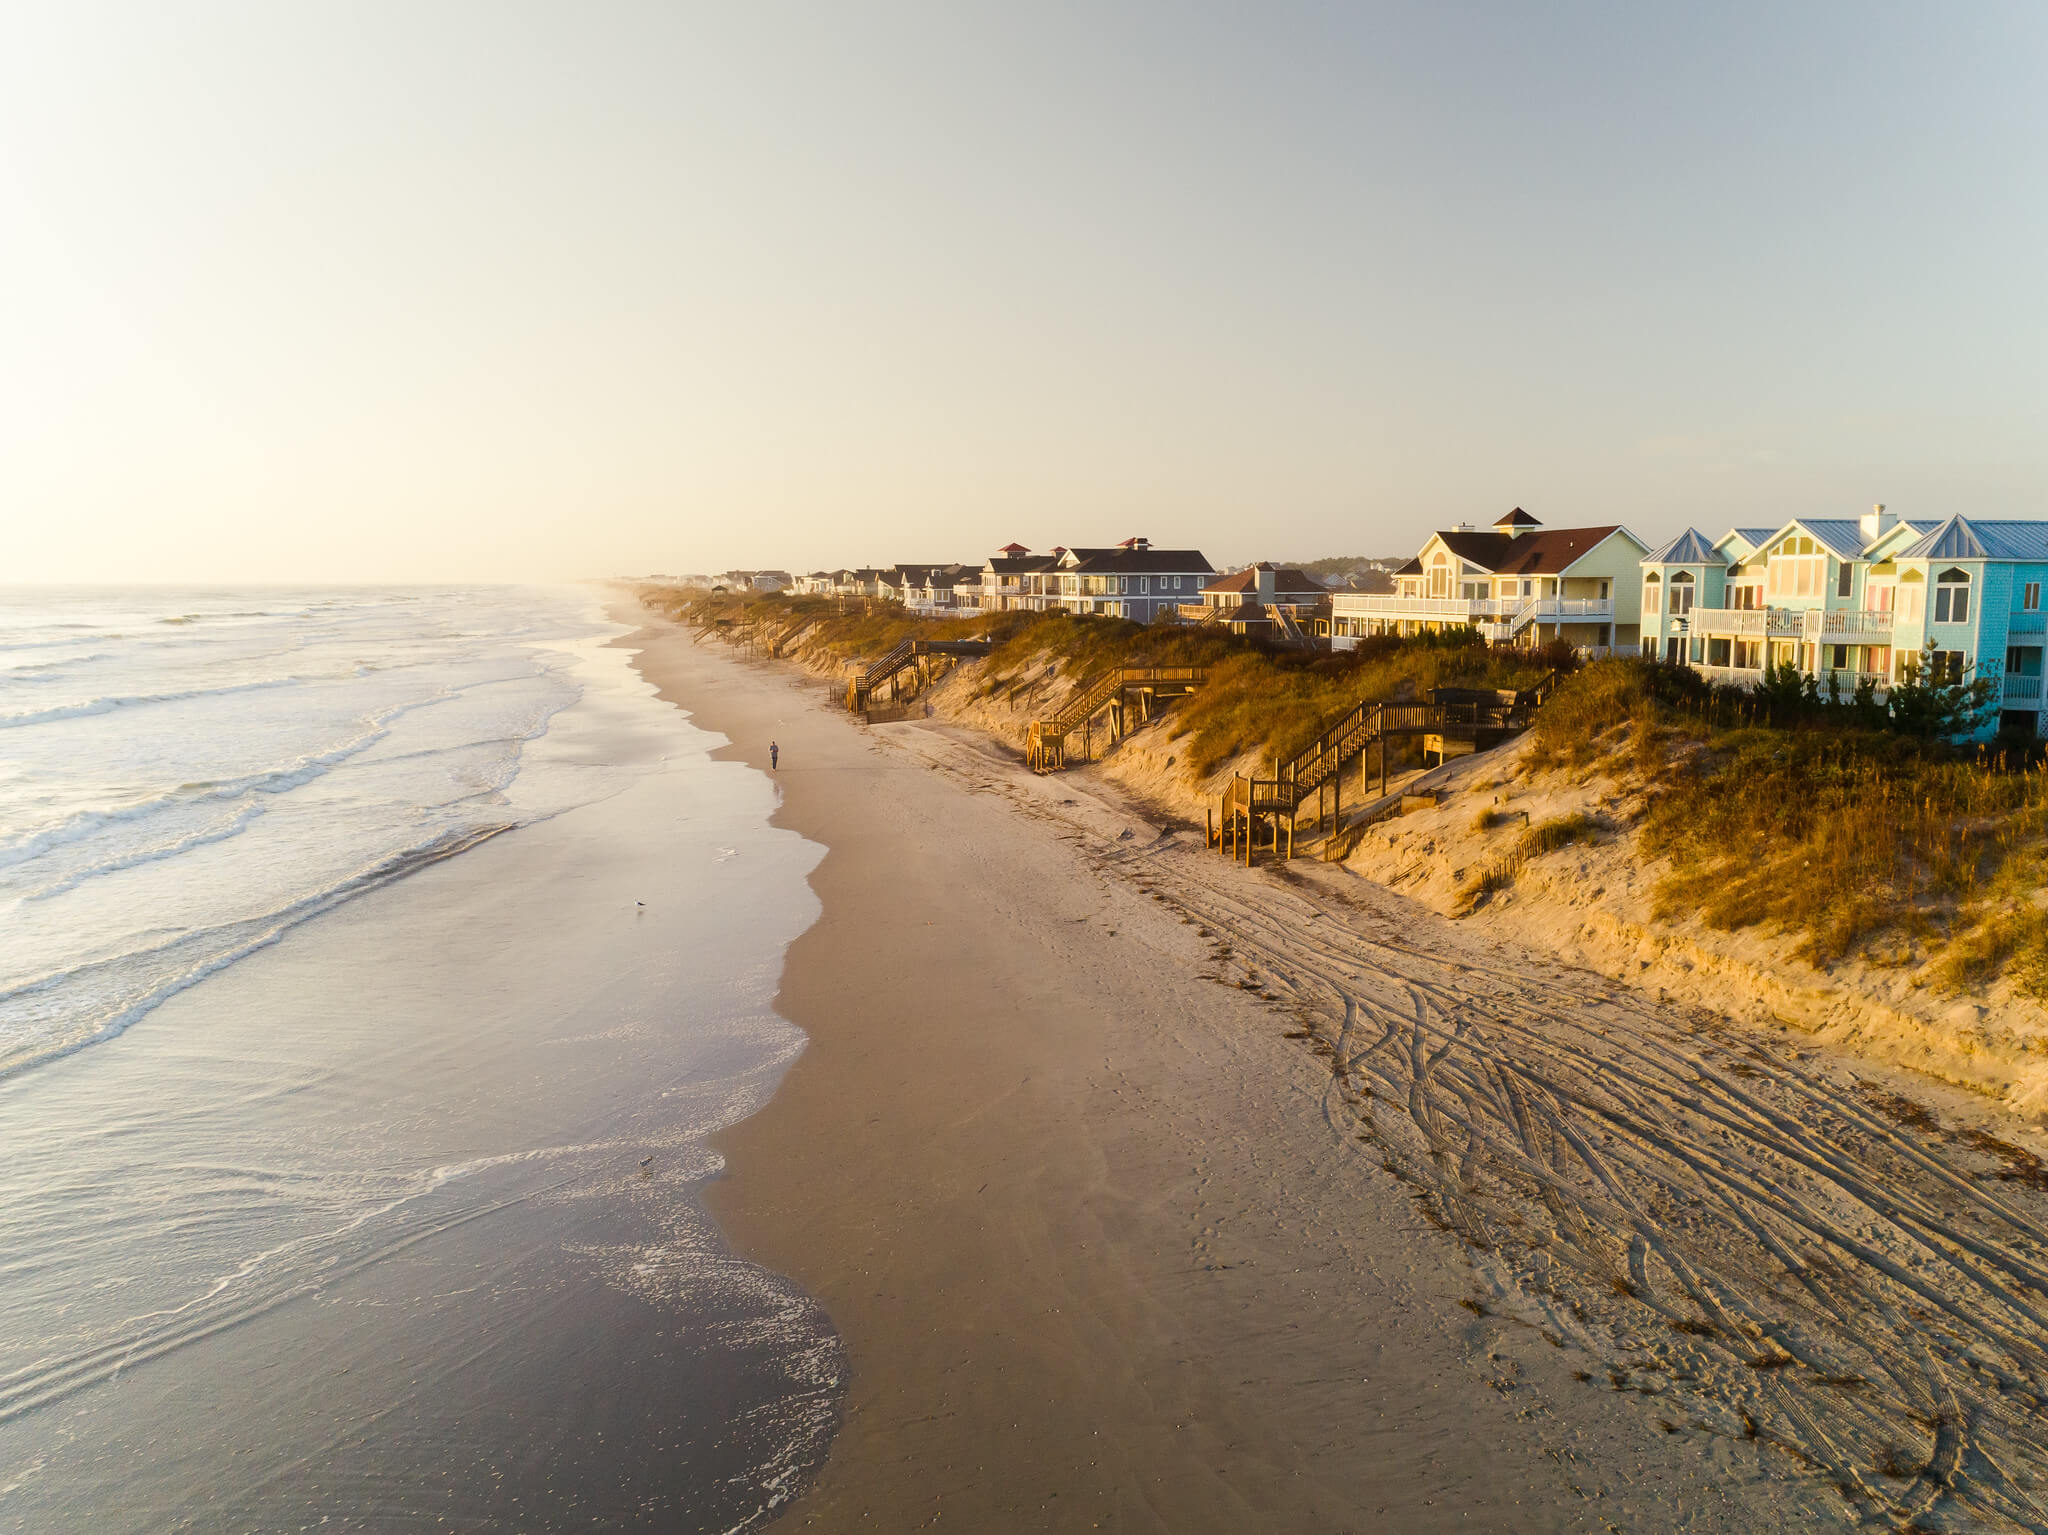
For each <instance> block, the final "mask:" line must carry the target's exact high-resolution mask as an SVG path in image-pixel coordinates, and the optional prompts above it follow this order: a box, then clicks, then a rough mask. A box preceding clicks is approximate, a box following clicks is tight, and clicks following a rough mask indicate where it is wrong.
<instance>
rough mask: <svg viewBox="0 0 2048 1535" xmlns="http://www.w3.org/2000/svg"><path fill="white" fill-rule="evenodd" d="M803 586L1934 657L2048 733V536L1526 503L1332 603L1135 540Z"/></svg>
mask: <svg viewBox="0 0 2048 1535" xmlns="http://www.w3.org/2000/svg"><path fill="white" fill-rule="evenodd" d="M790 584H791V585H792V586H793V588H794V589H795V590H797V591H802V592H813V593H822V594H837V595H841V596H858V597H868V598H881V599H886V600H894V601H898V602H901V603H903V604H904V606H906V607H908V608H910V609H911V610H912V611H914V612H921V613H928V614H934V615H940V614H967V613H981V612H1013V611H1022V612H1044V611H1050V610H1054V609H1063V610H1065V611H1067V612H1070V613H1075V614H1095V615H1105V616H1111V617H1117V618H1126V619H1132V620H1135V621H1137V622H1140V623H1154V622H1183V623H1211V624H1218V625H1221V626H1224V627H1228V628H1230V629H1232V630H1234V631H1235V632H1238V633H1244V634H1254V635H1260V636H1263V637H1267V638H1271V639H1277V640H1282V641H1286V642H1291V643H1299V644H1314V643H1321V644H1327V645H1329V646H1331V647H1333V648H1336V649H1340V650H1341V649H1347V648H1349V647H1351V646H1353V645H1356V644H1357V643H1358V642H1359V640H1360V639H1362V638H1364V637H1366V636H1369V635H1378V634H1410V635H1412V634H1417V633H1422V632H1425V631H1429V630H1447V629H1473V630H1476V631H1477V632H1478V633H1479V634H1481V635H1482V636H1484V637H1485V638H1486V639H1488V640H1490V641H1493V642H1494V643H1496V644H1503V645H1517V646H1527V647H1531V648H1535V647H1538V646H1543V645H1547V644H1552V643H1556V642H1560V641H1561V642H1563V643H1565V644H1568V645H1571V646H1572V647H1574V648H1575V649H1577V650H1579V651H1581V652H1582V653H1586V654H1592V655H1601V654H1608V653H1615V652H1621V653H1629V654H1635V653H1641V654H1644V655H1650V656H1654V657H1658V658H1660V659H1663V660H1667V661H1670V662H1673V663H1676V664H1680V665H1685V666H1690V667H1692V668H1694V669H1696V670H1698V671H1699V672H1701V673H1702V674H1703V675H1705V676H1707V677H1710V678H1712V679H1714V680H1715V681H1719V682H1727V683H1735V684H1741V685H1754V684H1755V683H1757V682H1759V681H1761V680H1762V677H1763V674H1764V671H1765V669H1766V668H1767V667H1786V666H1789V667H1792V668H1794V669H1795V670H1797V671H1798V672H1800V673H1802V674H1804V675H1807V676H1811V677H1813V678H1814V679H1815V680H1816V683H1817V684H1818V685H1820V686H1821V687H1822V688H1823V689H1827V688H1838V689H1839V690H1840V691H1841V692H1842V693H1843V694H1845V695H1846V694H1849V693H1852V692H1854V691H1855V689H1856V688H1857V686H1858V685H1859V684H1863V683H1866V682H1867V683H1869V684H1870V685H1871V686H1872V687H1874V688H1876V689H1877V690H1879V691H1883V690H1885V689H1887V688H1890V687H1893V686H1896V685H1897V684H1898V682H1899V681H1900V680H1901V679H1902V678H1903V677H1904V675H1905V671H1906V668H1907V667H1909V666H1913V665H1916V664H1918V659H1919V657H1920V656H1921V654H1922V652H1923V649H1925V648H1929V647H1931V649H1932V652H1933V664H1934V666H1935V667H1936V668H1937V670H1938V672H1939V673H1940V674H1941V675H1942V676H1945V677H1950V678H1954V679H1961V678H1963V677H1965V676H1976V677H1996V678H1997V679H1999V686H2000V690H2001V695H2002V699H2003V703H2004V714H2003V717H2002V719H2001V722H2000V723H2001V726H2002V727H2003V728H2005V729H2009V730H2026V731H2030V732H2038V729H2039V725H2040V712H2041V709H2042V705H2043V702H2044V699H2043V692H2042V676H2043V670H2044V668H2043V659H2044V656H2043V652H2044V646H2048V617H2044V610H2043V607H2042V601H2041V594H2042V589H2043V587H2044V586H2048V522H2018V521H2003V520H2000V521H1994V520H1990V519H1982V518H1963V517H1949V518H1947V519H1944V520H1940V521H1934V520H1921V521H1912V520H1907V519H1904V518H1900V517H1898V516H1895V515H1893V514H1890V513H1888V512H1887V511H1886V510H1885V508H1884V507H1883V506H1878V507H1875V508H1873V509H1872V510H1871V511H1870V512H1868V513H1866V514H1864V515H1862V516H1861V517H1857V518H1795V519H1792V520H1790V521H1788V522H1785V523H1783V524H1782V525H1779V526H1774V527H1766V526H1749V527H1731V528H1729V529H1727V530H1726V531H1725V532H1723V533H1721V534H1720V535H1719V536H1718V537H1710V536H1709V535H1707V534H1705V533H1702V532H1700V531H1699V530H1697V529H1692V528H1688V529H1687V530H1685V531H1684V532H1683V533H1681V534H1679V535H1678V536H1677V537H1675V538H1673V539H1670V540H1668V541H1667V542H1665V543H1663V544H1662V545H1660V546H1657V547H1654V548H1653V547H1651V546H1650V545H1649V544H1648V543H1647V542H1646V541H1645V540H1643V539H1642V538H1640V537H1639V536H1638V535H1637V534H1635V533H1634V532H1633V531H1631V530H1630V529H1629V528H1627V527H1624V526H1621V525H1619V524H1600V525H1595V526H1589V527H1573V528H1547V527H1545V526H1544V525H1543V524H1542V523H1541V522H1539V521H1538V520H1537V519H1536V518H1535V517H1533V516H1531V515H1530V514H1529V513H1528V512H1526V511H1524V510H1523V509H1522V508H1520V507H1516V508H1514V509H1513V510H1512V511H1510V512H1508V513H1507V514H1506V515H1505V516H1503V517H1501V518H1499V519H1498V520H1496V521H1495V522H1494V523H1493V524H1492V525H1491V526H1490V527H1486V528H1480V527H1476V526H1473V525H1470V524H1461V525H1459V526H1457V527H1454V528H1447V529H1443V530H1441V531H1439V532H1436V533H1432V534H1431V535H1430V536H1429V538H1428V539H1427V540H1426V541H1425V542H1424V543H1423V545H1422V547H1421V549H1419V550H1418V551H1417V552H1416V554H1415V557H1414V558H1413V559H1410V560H1409V561H1407V562H1406V563H1405V564H1402V565H1400V566H1399V567H1398V568H1397V569H1395V570H1394V571H1393V572H1392V573H1391V584H1392V586H1393V588H1394V589H1393V590H1392V591H1391V592H1362V591H1357V590H1337V591H1331V590H1329V589H1327V588H1325V587H1324V586H1323V584H1322V583H1320V582H1318V581H1316V580H1315V579H1314V578H1313V577H1310V576H1307V575H1305V574H1303V573H1302V572H1300V571H1297V570H1290V569H1286V568H1283V567H1279V566H1275V565H1272V564H1261V565H1255V566H1251V567H1249V568H1247V569H1244V570H1239V571H1235V572H1232V573H1230V574H1227V575H1224V574H1219V573H1218V572H1217V571H1216V570H1215V568H1214V567H1213V566H1212V565H1211V564H1210V563H1209V561H1208V560H1207V559H1206V558H1205V557H1204V556H1203V555H1202V553H1201V552H1200V551H1199V550H1195V549H1162V548H1155V547H1154V546H1153V544H1152V543H1151V542H1150V540H1148V539H1144V538H1129V539H1125V540H1124V541H1123V542H1122V543H1120V544H1117V545H1115V546H1113V547H1108V548H1071V549H1069V548H1055V549H1052V550H1050V551H1048V552H1046V553H1043V554H1034V553H1033V552H1032V551H1031V550H1029V549H1027V548H1025V547H1023V546H1022V545H1020V544H1009V545H1006V546H1004V547H1003V548H1001V549H999V550H997V551H996V552H995V553H994V554H992V555H990V556H989V557H988V558H987V559H986V560H984V561H983V562H982V563H981V564H980V565H979V566H975V565H939V564H934V565H898V566H894V567H891V568H890V569H887V570H880V569H874V570H847V571H814V572H812V573H811V574H810V575H808V576H803V577H798V578H796V580H795V581H793V582H792V583H790Z"/></svg>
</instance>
